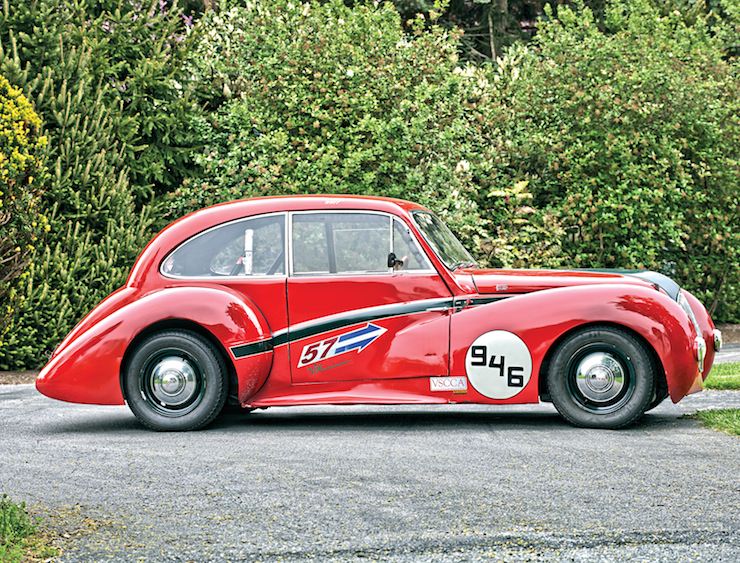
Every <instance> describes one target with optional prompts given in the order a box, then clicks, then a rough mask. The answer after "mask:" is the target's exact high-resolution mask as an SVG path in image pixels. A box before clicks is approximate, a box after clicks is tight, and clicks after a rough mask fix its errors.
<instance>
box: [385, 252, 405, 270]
mask: <svg viewBox="0 0 740 563" xmlns="http://www.w3.org/2000/svg"><path fill="white" fill-rule="evenodd" d="M398 266H403V260H399V259H398V258H397V257H396V253H395V252H390V253H389V254H388V267H389V268H394V269H395V268H396V267H398Z"/></svg>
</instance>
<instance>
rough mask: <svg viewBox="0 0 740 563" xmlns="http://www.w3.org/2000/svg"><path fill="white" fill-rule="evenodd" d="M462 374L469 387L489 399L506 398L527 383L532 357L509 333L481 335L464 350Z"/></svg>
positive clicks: (495, 332) (513, 335)
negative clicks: (465, 377) (463, 373)
mask: <svg viewBox="0 0 740 563" xmlns="http://www.w3.org/2000/svg"><path fill="white" fill-rule="evenodd" d="M465 371H466V373H467V374H468V379H469V380H470V384H471V385H472V386H473V387H474V388H475V390H476V391H478V392H479V393H480V394H481V395H485V396H486V397H489V398H491V399H509V398H511V397H513V396H514V395H516V394H518V393H519V392H520V391H521V390H522V389H524V388H525V387H526V386H527V383H529V378H530V376H531V375H532V356H531V355H530V354H529V349H528V348H527V345H526V344H524V341H523V340H522V339H521V338H519V337H518V336H517V335H516V334H514V333H512V332H507V331H505V330H492V331H491V332H486V333H485V334H481V335H480V336H479V337H478V338H476V339H475V342H473V344H472V345H471V346H470V348H468V353H467V354H466V355H465Z"/></svg>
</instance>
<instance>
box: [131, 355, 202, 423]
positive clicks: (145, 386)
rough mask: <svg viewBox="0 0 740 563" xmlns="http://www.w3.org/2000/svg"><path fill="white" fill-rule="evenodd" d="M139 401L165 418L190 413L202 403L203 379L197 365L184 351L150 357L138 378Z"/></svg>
mask: <svg viewBox="0 0 740 563" xmlns="http://www.w3.org/2000/svg"><path fill="white" fill-rule="evenodd" d="M139 386H140V389H141V396H142V398H143V399H144V400H145V401H146V402H147V403H149V404H150V405H151V406H152V408H154V410H156V411H157V412H159V413H160V414H163V415H165V416H183V415H185V414H187V413H189V412H192V411H193V410H194V409H195V408H196V407H197V406H198V404H199V403H200V402H201V400H202V399H203V395H204V393H205V388H206V379H205V377H204V376H203V372H202V370H201V369H200V367H199V365H198V362H197V361H196V360H195V358H193V356H191V355H190V354H189V353H187V352H186V351H184V350H177V349H167V350H162V351H160V352H158V353H157V354H155V355H153V356H152V357H151V358H150V359H149V360H148V361H147V362H146V363H145V364H144V367H143V368H142V370H141V372H140V374H139Z"/></svg>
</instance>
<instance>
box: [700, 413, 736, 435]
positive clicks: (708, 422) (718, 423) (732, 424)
mask: <svg viewBox="0 0 740 563" xmlns="http://www.w3.org/2000/svg"><path fill="white" fill-rule="evenodd" d="M696 417H697V418H698V419H699V420H701V422H702V424H704V426H708V427H709V428H713V429H714V430H719V431H721V432H726V433H727V434H730V435H732V436H740V409H716V410H709V411H699V412H698V413H696Z"/></svg>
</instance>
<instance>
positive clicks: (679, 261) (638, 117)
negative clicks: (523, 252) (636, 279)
mask: <svg viewBox="0 0 740 563" xmlns="http://www.w3.org/2000/svg"><path fill="white" fill-rule="evenodd" d="M604 25H605V29H603V30H602V29H599V27H597V25H595V22H594V19H593V18H592V16H591V14H590V12H589V11H588V10H582V11H574V10H571V9H568V8H562V7H561V8H560V9H559V11H558V13H557V18H554V17H551V19H550V20H549V21H548V22H545V23H543V24H542V25H541V27H540V29H539V34H538V36H537V38H536V41H535V43H534V45H533V46H530V47H526V48H518V49H512V50H511V51H510V52H509V53H508V54H507V56H506V57H505V58H504V59H503V60H501V61H499V62H498V64H497V65H496V67H495V68H494V69H493V70H492V72H491V73H490V75H491V82H492V84H494V85H495V86H494V94H493V95H492V99H491V103H490V104H489V105H488V106H487V110H485V111H484V113H485V119H484V121H485V123H486V124H487V125H488V126H490V127H491V128H492V131H491V134H490V138H491V139H499V141H496V142H497V143H498V145H499V148H500V153H501V154H503V157H501V158H499V159H498V162H497V165H496V166H495V167H494V169H493V170H492V171H491V173H492V177H493V178H495V179H494V182H495V183H497V184H500V185H508V184H510V183H512V182H519V181H525V182H528V186H529V189H530V190H531V192H532V194H533V195H534V200H533V205H534V207H537V208H539V209H542V210H543V211H546V212H548V213H549V214H552V215H554V216H555V217H556V218H557V220H558V221H559V222H560V223H561V224H562V226H563V227H564V228H565V229H566V231H567V233H568V235H567V236H565V237H564V238H563V239H562V242H561V250H562V253H563V259H564V260H565V261H566V263H568V264H571V265H573V266H578V267H626V268H654V269H658V270H661V271H664V272H665V273H667V274H669V275H672V276H674V277H675V278H676V279H677V280H678V281H679V282H680V283H681V284H683V285H685V286H687V287H688V288H690V289H691V290H693V291H695V292H696V293H697V295H698V296H699V297H700V298H701V299H702V300H703V301H704V302H705V303H706V304H707V305H708V306H713V307H715V308H716V312H715V316H716V318H718V319H725V320H729V319H733V318H734V319H737V318H738V316H740V309H739V307H740V293H739V289H740V288H739V287H738V263H739V261H740V255H739V253H740V244H739V243H740V240H739V238H738V237H739V236H740V231H739V230H738V184H739V180H740V178H739V176H738V152H737V151H738V147H739V146H740V138H739V137H738V117H737V116H738V115H739V113H738V109H740V108H739V106H738V100H739V99H740V96H738V87H737V84H738V83H737V74H736V73H737V66H736V63H735V62H734V61H732V60H730V61H728V60H725V58H723V55H724V51H723V48H722V43H721V40H720V39H719V38H717V37H715V36H713V35H712V34H710V33H709V31H708V27H707V24H706V21H705V19H704V18H703V17H702V16H700V15H699V16H697V17H696V18H695V21H694V22H693V23H692V24H691V25H690V26H689V25H686V23H685V22H684V19H683V18H682V17H681V14H680V13H678V12H672V13H670V14H668V15H665V16H663V15H661V14H659V13H658V12H657V11H656V10H655V9H654V8H653V7H652V3H650V2H648V1H643V0H638V1H635V2H630V3H629V4H624V3H614V4H612V5H611V6H609V7H608V9H607V12H606V19H605V22H604Z"/></svg>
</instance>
